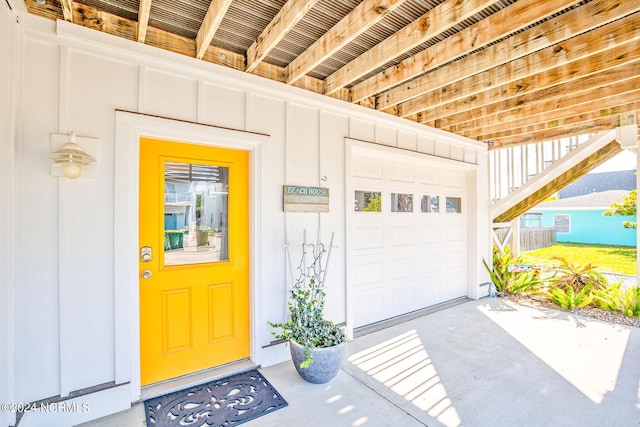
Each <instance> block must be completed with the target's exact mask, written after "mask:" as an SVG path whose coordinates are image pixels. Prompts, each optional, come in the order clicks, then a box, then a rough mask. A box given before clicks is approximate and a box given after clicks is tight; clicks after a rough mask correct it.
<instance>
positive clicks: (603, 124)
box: [494, 116, 620, 147]
mask: <svg viewBox="0 0 640 427" xmlns="http://www.w3.org/2000/svg"><path fill="white" fill-rule="evenodd" d="M618 126H620V117H619V116H616V117H606V118H604V119H599V120H593V121H590V122H585V123H580V124H578V125H575V126H570V127H568V128H559V129H547V130H542V131H538V132H530V133H526V134H522V135H516V136H512V137H507V138H501V139H497V140H494V147H500V146H505V145H520V144H530V143H532V142H539V141H551V140H554V139H561V138H568V137H570V136H579V135H586V134H590V133H596V132H602V131H605V130H610V129H615V128H617V127H618Z"/></svg>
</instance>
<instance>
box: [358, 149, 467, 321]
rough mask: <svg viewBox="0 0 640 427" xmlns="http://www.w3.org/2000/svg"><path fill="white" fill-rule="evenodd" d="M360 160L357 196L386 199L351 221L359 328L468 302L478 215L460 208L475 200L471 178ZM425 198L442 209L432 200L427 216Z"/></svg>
mask: <svg viewBox="0 0 640 427" xmlns="http://www.w3.org/2000/svg"><path fill="white" fill-rule="evenodd" d="M355 154H357V156H356V160H355V162H354V163H353V165H354V166H353V168H352V169H353V179H352V185H353V188H354V189H355V190H349V191H356V190H357V191H364V192H371V191H375V192H380V193H381V196H382V197H381V201H382V203H381V206H382V210H381V212H376V213H372V212H354V211H351V213H350V215H351V217H350V219H351V225H350V229H351V235H350V242H349V245H350V248H351V251H350V259H349V260H348V263H349V286H350V289H351V291H352V293H351V295H352V296H353V301H354V302H353V304H352V307H353V319H354V327H359V326H364V325H367V324H370V323H375V322H378V321H382V320H385V319H388V318H391V317H394V316H398V315H402V314H405V313H408V312H411V311H414V310H418V309H420V308H424V307H428V306H432V305H435V304H438V303H441V302H444V301H447V300H450V299H452V298H457V297H459V296H463V295H466V288H467V281H468V270H469V269H468V247H469V235H468V232H467V230H468V229H469V228H468V221H469V219H470V218H472V215H470V213H471V212H472V211H469V212H467V207H466V206H462V209H461V210H460V206H461V205H463V204H464V203H465V202H466V198H467V194H468V188H467V185H468V181H469V180H468V179H467V172H466V171H463V170H456V169H453V168H449V167H448V166H443V165H442V164H438V163H437V162H434V163H433V164H432V165H429V164H426V162H419V161H417V160H413V159H410V158H406V159H407V160H406V161H405V157H403V156H391V157H390V158H384V154H381V155H380V158H373V157H371V158H370V157H367V156H369V153H367V155H362V154H360V153H355ZM374 177H375V180H376V181H375V183H374ZM400 194H411V195H412V198H411V199H410V198H408V197H402V198H401V197H399V196H398V195H400ZM423 196H431V197H434V196H435V197H437V198H438V202H439V203H438V204H437V205H438V209H435V208H433V206H435V205H436V204H435V203H431V202H432V199H429V200H427V201H426V203H427V204H428V205H429V206H427V207H426V208H423V206H422V203H421V202H422V199H423ZM447 197H449V198H450V200H449V202H450V204H451V206H449V209H447ZM401 199H402V200H401ZM409 200H411V201H409ZM401 201H402V203H401ZM394 202H395V205H393V206H392V204H393V203H394ZM423 209H425V212H423ZM426 210H429V211H428V212H427V211H426ZM456 211H458V212H456Z"/></svg>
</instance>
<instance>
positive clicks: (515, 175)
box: [490, 125, 638, 223]
mask: <svg viewBox="0 0 640 427" xmlns="http://www.w3.org/2000/svg"><path fill="white" fill-rule="evenodd" d="M634 130H635V131H634V132H624V129H622V127H619V128H616V129H612V130H609V131H605V132H601V133H598V134H595V135H592V136H590V137H588V136H582V137H572V138H565V139H562V140H555V141H547V142H543V143H537V144H528V145H522V146H515V147H507V148H502V149H498V150H493V151H492V152H491V157H490V171H491V176H490V179H491V183H490V184H491V197H492V202H493V204H492V206H491V210H490V215H491V218H492V219H493V222H494V223H509V222H511V221H513V220H515V219H517V218H518V217H519V216H520V215H522V214H523V213H525V212H527V211H528V210H529V209H531V208H532V207H534V206H536V205H537V204H538V203H540V202H542V201H544V200H545V199H546V198H548V197H549V196H551V195H553V194H555V193H556V192H558V191H559V190H560V189H562V188H564V187H566V186H567V185H569V184H570V183H572V182H573V181H575V180H577V179H578V178H580V177H581V176H583V175H584V174H586V173H587V172H589V171H590V170H592V169H593V168H595V167H596V166H598V165H600V164H602V163H604V162H605V161H607V160H609V159H610V158H611V157H613V156H615V155H616V154H618V153H619V152H621V151H622V149H623V147H624V148H632V147H635V146H636V145H637V143H638V137H637V132H638V131H637V126H636V125H634ZM626 135H631V136H630V137H626ZM623 140H624V141H623ZM621 141H622V142H621Z"/></svg>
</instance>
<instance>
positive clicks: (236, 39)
mask: <svg viewBox="0 0 640 427" xmlns="http://www.w3.org/2000/svg"><path fill="white" fill-rule="evenodd" d="M151 1H152V0H141V1H140V2H139V9H138V16H137V20H136V19H129V18H128V17H127V16H125V15H127V14H128V13H129V12H131V11H130V10H129V9H127V8H125V7H124V5H125V2H123V1H120V0H95V1H94V2H92V3H91V4H92V6H87V5H85V4H83V3H81V2H75V1H72V0H60V1H48V2H45V3H44V4H43V3H41V2H38V1H36V0H24V2H25V5H26V7H27V10H28V11H29V12H30V13H32V14H35V15H39V16H43V17H45V18H49V19H52V20H56V19H66V20H68V21H72V22H73V23H75V24H77V25H83V26H85V27H88V28H92V29H95V30H98V31H102V32H105V33H108V34H112V35H116V36H118V37H122V38H125V39H128V40H133V41H136V40H137V41H138V42H141V43H144V44H146V45H149V46H153V47H157V48H161V49H165V50H168V51H171V52H176V53H179V54H182V55H188V56H190V57H196V58H200V59H202V60H204V61H207V62H212V63H215V64H220V65H223V66H226V67H231V68H234V69H236V70H242V71H247V70H250V72H252V73H253V74H256V75H258V76H261V77H265V78H268V79H271V80H275V81H278V82H285V83H288V84H291V85H293V86H296V87H300V88H304V89H306V90H310V91H313V92H315V93H320V94H325V95H328V96H331V97H334V98H338V99H342V100H347V101H351V102H356V103H358V104H360V105H362V106H365V107H368V108H375V109H378V110H381V111H384V112H387V113H390V114H394V115H398V116H401V117H404V118H407V119H409V120H413V121H416V122H419V123H422V124H426V125H429V126H435V127H438V128H440V129H443V130H446V131H450V132H454V133H456V134H459V135H461V136H465V137H469V138H473V139H477V140H487V139H492V140H494V143H495V145H494V147H499V146H503V145H509V144H521V143H523V142H534V141H535V142H540V138H551V137H553V138H560V137H564V136H568V135H572V134H576V133H579V132H587V131H589V132H591V131H597V130H601V129H608V128H609V127H611V126H614V125H615V120H614V119H613V117H614V116H615V115H617V114H625V113H633V112H634V111H636V112H637V110H638V104H639V103H640V99H639V98H640V94H639V93H638V91H637V90H636V87H637V86H640V82H638V81H637V80H635V79H636V76H638V75H640V2H639V1H635V0H634V1H628V0H591V1H586V2H585V1H581V0H517V1H514V0H505V1H502V0H501V1H498V0H464V1H462V0H445V1H442V2H439V3H440V4H439V5H438V6H437V7H435V8H433V9H431V10H430V11H427V9H428V6H426V5H424V4H421V5H420V6H418V5H417V3H418V2H416V4H414V3H413V2H409V0H363V1H361V2H357V3H358V6H357V7H356V8H354V9H349V8H348V7H344V5H342V4H338V3H335V4H333V3H331V4H329V3H327V4H324V6H323V12H329V13H333V14H334V15H333V16H332V17H331V19H332V20H333V22H337V24H336V25H334V26H333V27H332V28H331V29H329V30H327V31H326V32H324V33H323V34H317V33H316V32H317V30H318V28H320V27H323V26H324V25H326V23H325V22H324V21H323V19H324V18H322V17H320V15H319V14H317V13H315V12H316V9H317V3H316V2H317V1H318V0H313V1H310V2H304V1H300V0H286V1H285V0H280V1H279V2H275V1H273V2H271V1H270V2H265V3H269V6H268V7H265V8H263V7H262V5H261V6H260V7H256V8H254V7H253V5H254V4H255V5H256V6H258V5H257V4H256V3H253V2H252V0H213V1H211V3H210V4H209V8H208V10H207V11H206V13H204V12H205V11H204V10H203V11H202V12H203V15H204V18H203V21H202V23H201V25H200V29H199V31H198V32H197V35H195V37H194V36H191V37H194V38H189V37H185V36H183V35H178V34H177V33H178V31H176V32H173V31H174V29H173V28H175V29H176V30H182V32H181V33H180V34H184V33H185V31H193V30H192V29H191V27H190V26H188V25H187V24H186V22H187V21H188V20H190V19H193V18H196V16H195V15H193V12H195V11H197V10H198V8H197V7H194V8H191V7H187V8H185V9H182V8H181V7H177V6H174V5H165V6H166V10H165V6H163V10H162V12H163V16H155V12H156V9H155V8H153V11H152V8H151V4H152V3H151ZM277 4H280V5H282V6H277ZM314 5H315V6H314ZM107 6H111V7H109V8H108V9H109V10H113V12H106V11H105V9H102V8H107ZM487 6H489V7H487ZM274 7H275V8H277V10H276V11H275V12H271V11H272V10H273V8H274ZM416 7H423V8H424V9H423V11H422V12H420V13H422V16H421V18H418V19H416V20H414V21H413V22H412V23H411V24H409V25H408V26H405V27H404V28H400V27H401V26H400V25H398V22H401V19H399V17H401V16H403V17H404V16H406V15H405V14H407V13H415V10H412V9H415V8H416ZM125 9H126V10H127V12H126V13H125ZM120 10H122V11H123V12H122V14H120V12H119V11H120ZM192 11H193V12H192ZM228 11H232V16H230V17H229V19H228V20H227V19H224V20H223V18H224V17H225V15H226V14H227V13H228ZM266 11H269V12H268V14H267V12H266ZM310 11H313V12H314V13H308V12H310ZM425 11H426V13H425ZM167 12H169V13H180V14H181V15H180V19H176V21H175V22H170V21H167V16H166V13H167ZM183 13H184V14H183ZM190 13H191V15H190ZM243 14H246V16H247V17H248V18H251V19H259V20H260V22H268V21H269V19H271V17H273V16H274V15H275V16H276V17H275V18H273V19H271V21H270V23H269V25H268V26H267V27H256V26H255V25H254V26H253V27H251V25H247V24H248V23H249V21H248V22H246V23H245V22H243V21H242V20H243V19H244V16H245V15H243ZM134 15H135V12H134ZM203 15H198V17H202V16H203ZM471 15H473V18H472V19H473V20H474V21H473V22H476V23H473V22H472V21H471V20H470V19H468V18H470V17H471ZM302 17H304V19H301V18H302ZM264 18H266V19H264ZM168 19H170V15H169V16H168ZM196 19H197V18H196ZM150 20H152V22H158V27H161V28H163V29H160V28H155V27H151V26H149V22H150ZM238 20H240V21H238ZM251 22H254V21H251ZM256 22H257V21H256ZM222 23H224V31H218V29H219V27H220V26H221V25H222ZM296 24H297V25H296ZM154 25H155V24H154ZM165 25H166V26H165ZM174 25H175V27H174ZM263 25H264V24H263ZM294 26H295V28H296V30H295V34H293V32H292V31H290V30H291V29H292V28H294ZM235 29H238V33H237V34H230V33H229V31H230V30H231V31H234V30H235ZM389 29H393V31H394V32H395V33H393V32H391V33H389V34H390V35H389V36H386V37H387V39H386V40H385V41H383V42H382V43H378V45H375V44H374V43H373V39H371V38H369V37H368V36H366V33H367V31H371V32H376V33H385V32H388V31H389ZM306 31H309V33H306ZM191 34H194V33H191ZM256 34H260V36H259V37H257V38H256ZM311 35H313V36H314V37H313V38H311V37H307V36H311ZM214 36H215V37H214ZM440 38H441V41H437V39H440ZM214 39H215V40H216V42H213V40H214ZM218 40H219V41H220V43H224V46H225V48H222V47H221V46H223V45H222V44H221V45H219V46H216V45H215V43H217V42H218ZM252 42H253V45H252V46H251V47H250V48H248V49H247V50H245V51H243V50H239V49H238V47H239V46H242V45H244V46H250V45H251V44H252ZM212 43H214V44H212ZM418 45H424V46H428V47H426V48H425V49H424V50H422V51H420V52H418V53H415V54H413V55H412V56H411V57H408V58H406V59H404V60H403V61H401V62H399V63H397V64H396V65H394V66H389V67H387V68H386V69H384V67H385V64H390V63H394V64H395V62H394V61H395V59H396V58H397V57H398V56H401V55H406V52H408V51H409V50H411V49H412V48H414V49H415V46H418ZM274 48H275V49H277V52H273V49H274ZM245 49H246V48H245ZM342 50H348V51H349V53H348V56H347V57H349V58H350V57H352V56H351V55H352V52H354V51H358V52H364V53H363V54H362V55H361V56H359V57H358V58H356V59H355V60H353V61H351V62H348V63H347V64H346V65H344V66H342V67H340V66H339V65H338V64H344V62H345V61H344V58H345V55H343V54H342V52H341V51H342ZM295 52H302V53H301V54H299V53H298V54H296V55H298V56H297V57H294V56H295V55H292V54H293V53H295ZM269 56H271V58H270V59H269V61H267V60H265V58H267V57H269ZM287 58H289V59H287ZM271 60H273V61H277V62H278V63H279V64H281V65H278V66H276V65H273V64H272V63H270V62H272V61H271ZM285 60H286V61H287V62H285ZM332 69H333V70H336V71H334V72H333V73H332V74H331V72H330V71H327V70H332ZM375 69H383V71H381V72H378V73H377V74H375V75H373V76H370V77H369V78H366V79H364V80H362V81H360V82H358V83H356V84H353V82H354V81H355V80H359V79H362V76H364V75H365V74H370V73H371V72H372V71H373V70H375ZM311 72H314V73H324V74H329V75H328V77H327V78H326V79H324V80H322V79H318V78H312V77H310V76H309V75H308V73H311ZM363 73H364V74H363ZM352 84H353V86H350V85H352ZM634 84H635V85H636V87H633V85H634ZM338 87H339V88H340V89H339V90H335V89H336V88H338ZM347 87H350V89H347ZM334 91H335V92H334Z"/></svg>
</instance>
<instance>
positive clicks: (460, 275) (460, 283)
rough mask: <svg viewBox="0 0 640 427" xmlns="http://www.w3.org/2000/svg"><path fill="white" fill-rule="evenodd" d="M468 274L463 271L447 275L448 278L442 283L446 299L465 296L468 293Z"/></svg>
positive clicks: (442, 291) (442, 290) (443, 296)
mask: <svg viewBox="0 0 640 427" xmlns="http://www.w3.org/2000/svg"><path fill="white" fill-rule="evenodd" d="M465 279H466V274H465V273H464V272H462V271H459V272H456V273H455V274H449V275H447V280H446V281H444V282H443V283H442V286H441V296H442V298H444V300H445V301H446V300H451V299H454V298H459V297H463V296H465V295H466V294H467V292H466V289H467V286H466V284H465V282H466V280H465Z"/></svg>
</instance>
